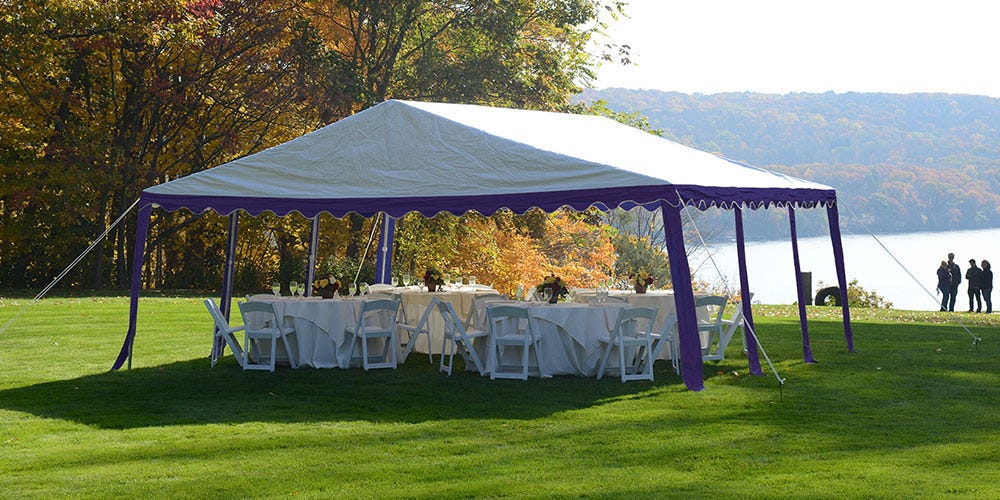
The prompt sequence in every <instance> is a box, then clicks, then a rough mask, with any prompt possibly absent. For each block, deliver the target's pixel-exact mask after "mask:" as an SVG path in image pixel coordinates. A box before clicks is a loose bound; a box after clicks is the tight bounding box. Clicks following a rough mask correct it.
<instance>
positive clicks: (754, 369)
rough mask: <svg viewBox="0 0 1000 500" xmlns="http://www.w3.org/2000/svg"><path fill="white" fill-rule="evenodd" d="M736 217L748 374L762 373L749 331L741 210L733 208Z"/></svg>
mask: <svg viewBox="0 0 1000 500" xmlns="http://www.w3.org/2000/svg"><path fill="white" fill-rule="evenodd" d="M733 213H734V214H735V218H736V260H737V261H738V263H739V269H740V297H741V300H740V305H741V306H742V307H743V332H744V335H745V336H746V340H745V342H746V348H747V363H748V364H749V365H750V374H752V375H761V376H763V375H764V372H763V371H762V370H761V369H760V354H759V353H757V339H756V337H755V336H754V335H751V334H750V332H756V331H757V330H754V327H753V305H752V304H751V303H750V280H749V279H748V278H747V252H746V244H745V241H744V236H743V210H742V209H740V207H735V208H733Z"/></svg>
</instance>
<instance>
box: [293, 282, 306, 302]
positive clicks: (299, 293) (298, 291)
mask: <svg viewBox="0 0 1000 500" xmlns="http://www.w3.org/2000/svg"><path fill="white" fill-rule="evenodd" d="M305 294H306V283H305V282H304V281H300V282H299V287H298V288H296V289H295V296H296V297H298V298H300V299H301V298H302V297H303V296H304V295H305Z"/></svg>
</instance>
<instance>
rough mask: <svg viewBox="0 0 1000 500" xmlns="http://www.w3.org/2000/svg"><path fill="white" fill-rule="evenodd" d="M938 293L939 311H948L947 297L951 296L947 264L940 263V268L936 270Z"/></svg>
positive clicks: (949, 273) (949, 272) (949, 274)
mask: <svg viewBox="0 0 1000 500" xmlns="http://www.w3.org/2000/svg"><path fill="white" fill-rule="evenodd" d="M937 278H938V284H937V288H938V292H940V293H941V310H942V311H947V310H948V297H949V295H950V294H951V271H950V270H948V263H947V262H945V261H943V260H942V261H941V267H939V268H938V270H937Z"/></svg>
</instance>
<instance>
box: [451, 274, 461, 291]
mask: <svg viewBox="0 0 1000 500" xmlns="http://www.w3.org/2000/svg"><path fill="white" fill-rule="evenodd" d="M461 285H462V275H461V274H458V273H457V272H456V273H455V274H452V275H451V286H453V287H455V288H458V287H459V286H461Z"/></svg>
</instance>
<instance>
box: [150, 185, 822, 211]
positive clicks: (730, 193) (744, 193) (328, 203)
mask: <svg viewBox="0 0 1000 500" xmlns="http://www.w3.org/2000/svg"><path fill="white" fill-rule="evenodd" d="M678 195H680V197H681V199H683V200H685V201H686V202H688V203H690V204H692V205H694V206H696V207H698V208H706V207H708V206H713V205H715V206H722V207H726V208H729V207H732V206H737V205H742V204H746V205H748V206H750V207H752V208H765V207H768V206H772V205H777V206H785V205H788V204H795V205H798V206H803V207H814V206H816V205H819V204H828V203H831V202H833V201H834V200H835V199H836V194H835V192H834V191H832V190H819V189H778V188H760V189H749V188H742V189H741V188H707V187H702V186H674V185H659V186H634V187H617V188H602V189H583V190H575V191H552V192H542V193H511V194H500V195H479V196H434V197H406V196H399V197H374V198H328V199H314V198H301V199H295V198H256V197H250V198H244V197H225V196H175V195H162V194H152V193H143V197H144V198H145V199H148V200H149V201H150V202H152V203H156V204H157V205H159V206H160V207H162V208H163V209H165V210H167V211H171V212H172V211H175V210H178V209H181V208H187V209H190V210H192V211H194V212H202V211H204V210H215V211H216V212H218V213H220V214H229V213H231V212H232V211H234V210H239V209H243V210H246V211H247V212H248V213H250V214H251V215H259V214H260V213H263V212H266V211H270V212H273V213H275V214H276V215H287V214H289V213H291V212H299V213H301V214H302V215H303V216H305V217H310V218H311V217H314V216H315V215H316V214H319V213H321V212H327V213H329V214H331V215H333V216H334V217H343V216H344V215H345V214H347V213H349V212H357V213H359V214H361V215H363V216H365V217H371V216H373V215H375V214H376V213H378V212H385V213H387V214H388V215H391V216H393V217H402V216H403V215H405V214H406V213H408V212H420V213H422V214H424V215H426V216H429V217H430V216H433V215H435V214H437V213H438V212H450V213H455V214H459V213H464V212H466V211H468V210H475V211H478V212H480V213H482V214H484V215H490V214H492V213H494V212H496V211H497V210H500V209H502V208H508V209H510V210H513V211H514V212H517V213H523V212H525V211H526V210H528V209H530V208H535V207H537V208H540V209H542V210H545V211H547V212H551V211H553V210H556V209H558V208H560V207H562V206H564V205H566V206H569V207H571V208H573V209H576V210H583V209H585V208H587V207H589V206H591V205H604V206H607V207H616V206H619V205H623V204H624V205H629V204H632V205H634V204H639V205H644V206H648V205H649V204H650V203H654V202H657V201H662V200H676V199H677V196H678Z"/></svg>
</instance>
